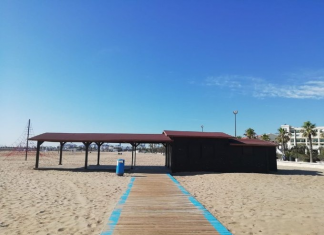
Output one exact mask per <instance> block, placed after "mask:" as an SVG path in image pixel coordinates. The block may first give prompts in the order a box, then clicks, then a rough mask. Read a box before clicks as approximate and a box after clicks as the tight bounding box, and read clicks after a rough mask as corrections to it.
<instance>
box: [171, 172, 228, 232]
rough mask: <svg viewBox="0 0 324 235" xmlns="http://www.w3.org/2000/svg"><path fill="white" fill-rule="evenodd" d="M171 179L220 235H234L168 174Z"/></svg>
mask: <svg viewBox="0 0 324 235" xmlns="http://www.w3.org/2000/svg"><path fill="white" fill-rule="evenodd" d="M167 175H168V176H169V178H170V179H171V180H172V181H173V182H174V183H175V184H176V185H177V186H178V188H179V189H180V190H181V192H182V193H183V194H185V195H187V196H188V199H189V201H190V202H191V203H192V204H193V205H194V206H196V207H197V208H198V209H199V210H200V211H202V213H203V214H204V216H205V218H206V219H207V220H208V221H209V223H210V224H211V225H212V226H213V227H214V228H215V229H216V231H217V232H218V233H219V234H220V235H232V233H231V232H230V231H228V229H227V228H226V227H225V226H224V225H223V224H222V223H221V222H219V220H218V219H216V218H215V217H214V216H213V215H212V214H211V213H210V212H209V211H208V210H207V209H206V208H205V207H204V206H203V205H202V204H201V203H200V202H199V201H197V199H196V198H195V197H194V196H192V195H191V194H190V193H189V192H188V191H187V190H186V189H185V188H184V187H183V186H181V185H180V183H179V182H178V181H177V180H176V179H175V178H174V177H173V176H172V175H170V174H167Z"/></svg>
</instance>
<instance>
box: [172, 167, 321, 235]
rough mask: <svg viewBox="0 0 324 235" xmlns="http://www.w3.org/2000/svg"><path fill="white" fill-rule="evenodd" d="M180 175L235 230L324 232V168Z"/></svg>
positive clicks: (274, 232) (304, 234)
mask: <svg viewBox="0 0 324 235" xmlns="http://www.w3.org/2000/svg"><path fill="white" fill-rule="evenodd" d="M175 178H176V179H177V180H178V181H179V182H180V183H181V184H182V185H183V186H184V187H185V188H186V189H187V190H188V191H189V192H190V193H191V194H192V195H194V196H195V197H196V198H197V200H198V201H200V202H201V203H202V204H203V205H204V206H205V207H206V208H207V209H208V210H209V211H210V212H211V213H212V214H213V215H214V216H215V217H216V218H217V219H218V220H219V221H221V222H222V223H223V224H224V225H225V226H226V227H227V228H228V229H229V230H230V231H231V232H232V233H233V234H269V235H273V234H278V235H283V234H293V235H298V234H300V235H308V234H309V235H310V234H324V174H323V169H314V168H310V169H307V168H303V169H301V168H300V167H298V168H297V167H284V166H279V171H278V172H277V173H276V174H254V173H227V174H204V173H201V174H179V176H175Z"/></svg>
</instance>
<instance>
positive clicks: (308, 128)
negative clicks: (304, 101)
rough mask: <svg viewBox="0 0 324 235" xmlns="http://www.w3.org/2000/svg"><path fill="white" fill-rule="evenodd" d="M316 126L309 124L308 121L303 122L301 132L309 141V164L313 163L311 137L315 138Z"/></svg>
mask: <svg viewBox="0 0 324 235" xmlns="http://www.w3.org/2000/svg"><path fill="white" fill-rule="evenodd" d="M315 127H316V125H315V124H313V123H311V122H310V121H307V122H304V125H303V126H302V128H303V130H302V131H301V132H302V133H303V137H307V139H308V141H309V147H310V151H309V160H310V162H313V153H312V152H313V144H312V136H316V130H315Z"/></svg>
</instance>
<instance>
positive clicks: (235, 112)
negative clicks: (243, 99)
mask: <svg viewBox="0 0 324 235" xmlns="http://www.w3.org/2000/svg"><path fill="white" fill-rule="evenodd" d="M233 113H234V116H235V137H236V114H237V113H238V111H237V110H235V111H233Z"/></svg>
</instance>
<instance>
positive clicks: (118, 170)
mask: <svg viewBox="0 0 324 235" xmlns="http://www.w3.org/2000/svg"><path fill="white" fill-rule="evenodd" d="M124 168H125V160H124V159H118V160H117V167H116V174H117V175H119V176H123V175H124Z"/></svg>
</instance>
